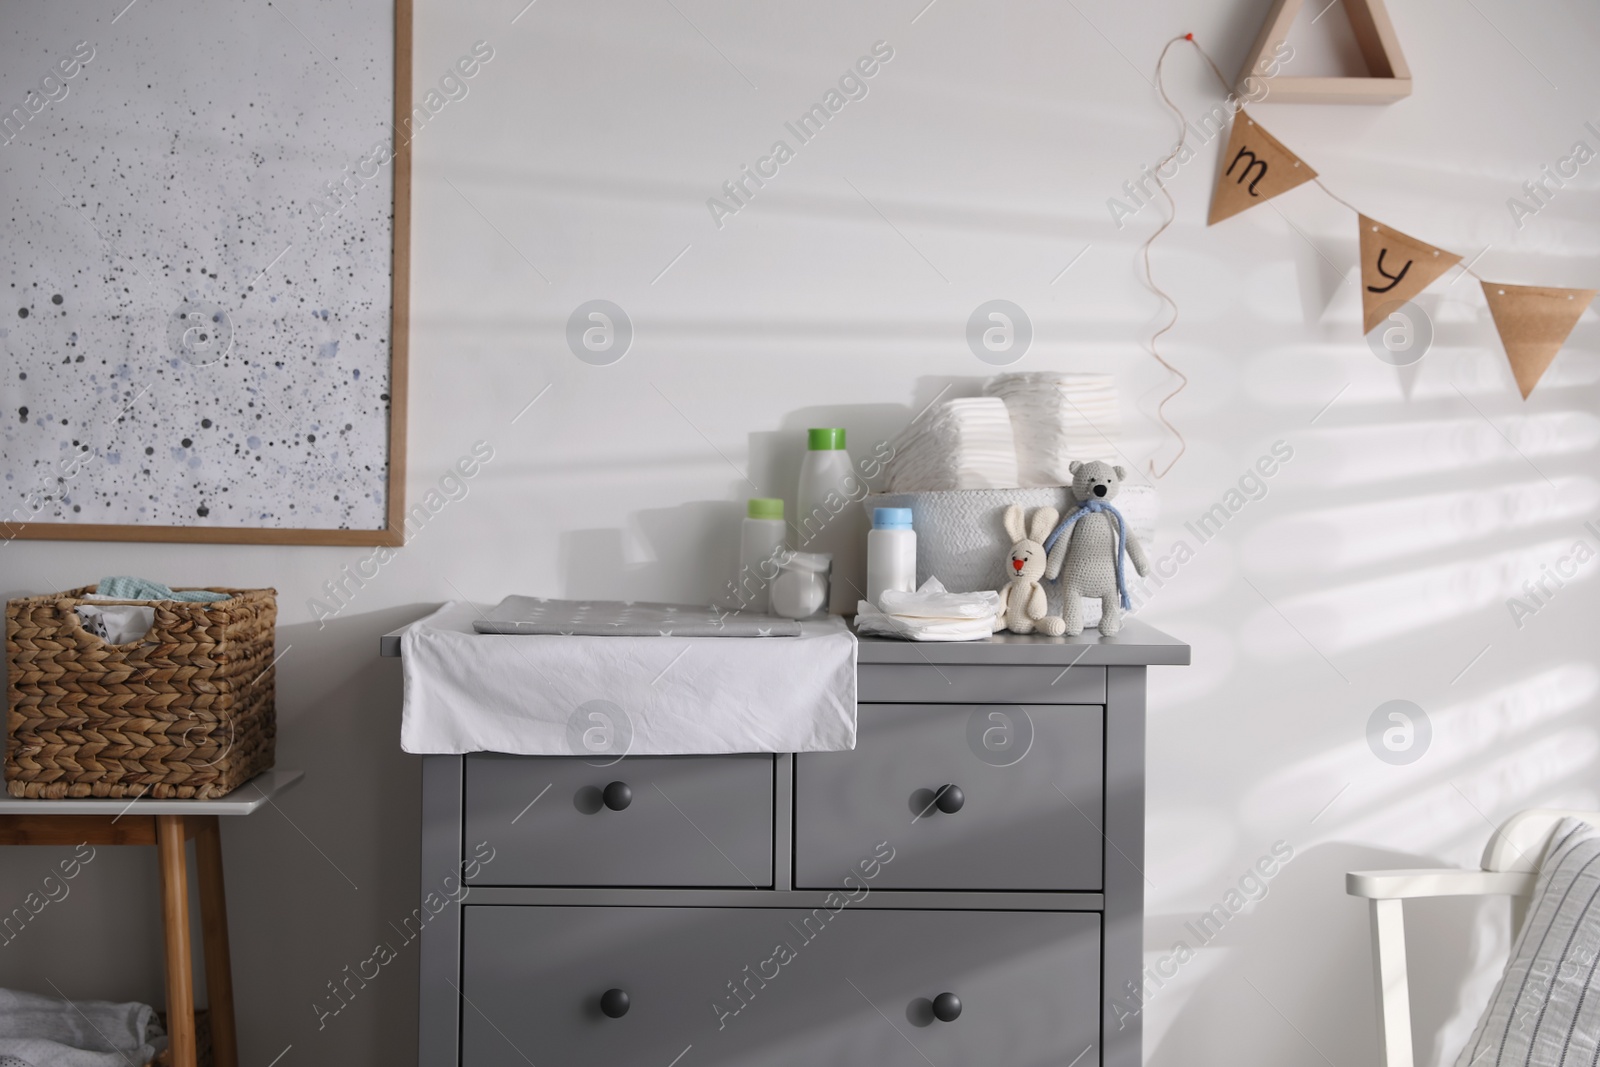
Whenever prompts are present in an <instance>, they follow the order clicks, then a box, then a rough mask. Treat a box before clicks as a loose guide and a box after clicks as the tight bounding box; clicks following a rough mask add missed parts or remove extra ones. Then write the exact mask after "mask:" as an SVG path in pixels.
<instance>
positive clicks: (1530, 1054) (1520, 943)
mask: <svg viewBox="0 0 1600 1067" xmlns="http://www.w3.org/2000/svg"><path fill="white" fill-rule="evenodd" d="M1597 962H1600V832H1597V831H1596V830H1595V829H1594V827H1592V826H1590V825H1589V824H1588V823H1586V822H1580V821H1579V820H1577V819H1562V820H1561V822H1559V823H1558V824H1556V828H1555V832H1554V833H1552V834H1551V835H1550V844H1549V847H1548V848H1546V850H1545V855H1544V859H1543V860H1542V861H1541V862H1540V864H1539V881H1538V884H1537V886H1536V887H1535V889H1534V892H1533V900H1532V901H1531V903H1530V904H1529V907H1528V918H1527V921H1526V922H1525V923H1523V926H1522V932H1521V933H1520V934H1518V935H1517V940H1516V943H1515V944H1514V945H1512V946H1511V958H1510V959H1509V960H1507V961H1506V972H1505V974H1504V975H1502V976H1501V978H1500V984H1499V985H1497V986H1495V989H1494V995H1493V996H1492V997H1490V998H1489V1006H1488V1008H1487V1009H1485V1011H1484V1013H1483V1019H1482V1020H1481V1021H1480V1022H1479V1023H1478V1028H1477V1029H1476V1030H1474V1031H1473V1032H1472V1040H1471V1041H1470V1042H1468V1043H1467V1047H1466V1048H1465V1049H1463V1050H1462V1052H1461V1056H1460V1057H1459V1058H1458V1059H1457V1060H1456V1067H1497V1065H1499V1067H1510V1065H1513V1064H1514V1065H1516V1067H1580V1065H1581V1067H1590V1065H1591V1064H1593V1063H1594V1062H1595V1060H1596V1052H1597V1049H1600V981H1597V980H1596V979H1597V978H1600V973H1597V971H1596V963H1597Z"/></svg>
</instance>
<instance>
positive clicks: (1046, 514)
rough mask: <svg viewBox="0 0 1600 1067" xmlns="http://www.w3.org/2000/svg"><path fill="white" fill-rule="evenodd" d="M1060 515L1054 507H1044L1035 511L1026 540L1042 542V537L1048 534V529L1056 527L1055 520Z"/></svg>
mask: <svg viewBox="0 0 1600 1067" xmlns="http://www.w3.org/2000/svg"><path fill="white" fill-rule="evenodd" d="M1060 517H1061V513H1060V512H1059V511H1057V510H1056V509H1055V508H1048V507H1046V508H1040V509H1039V510H1037V511H1035V512H1034V513H1033V524H1032V526H1031V527H1030V528H1029V530H1028V540H1030V541H1038V542H1039V543H1040V544H1043V543H1044V539H1045V538H1046V537H1049V536H1050V531H1051V530H1054V529H1055V528H1056V520H1057V519H1059V518H1060Z"/></svg>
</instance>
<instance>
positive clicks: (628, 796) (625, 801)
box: [600, 782, 633, 1011]
mask: <svg viewBox="0 0 1600 1067" xmlns="http://www.w3.org/2000/svg"><path fill="white" fill-rule="evenodd" d="M600 799H601V800H603V801H605V804H606V807H608V808H610V809H611V810H612V811H621V810H622V809H623V808H625V807H627V806H628V805H629V804H632V803H633V790H632V789H629V788H628V783H627V782H612V783H611V784H610V785H608V786H606V788H605V792H603V793H601V794H600ZM622 1010H623V1011H627V1010H628V1009H627V1008H626V1007H624V1008H623V1009H622Z"/></svg>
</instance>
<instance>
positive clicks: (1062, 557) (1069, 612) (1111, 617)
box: [1044, 460, 1150, 637]
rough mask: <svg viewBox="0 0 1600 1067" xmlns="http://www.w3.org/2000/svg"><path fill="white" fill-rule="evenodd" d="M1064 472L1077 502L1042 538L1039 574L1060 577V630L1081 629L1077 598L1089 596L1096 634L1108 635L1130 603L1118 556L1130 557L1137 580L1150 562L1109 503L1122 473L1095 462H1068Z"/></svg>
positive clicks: (1080, 602)
mask: <svg viewBox="0 0 1600 1067" xmlns="http://www.w3.org/2000/svg"><path fill="white" fill-rule="evenodd" d="M1067 470H1069V471H1070V472H1071V473H1072V485H1071V486H1070V487H1069V488H1070V490H1071V493H1072V497H1073V499H1074V500H1075V501H1076V502H1077V503H1076V506H1075V507H1073V509H1072V510H1071V511H1069V512H1068V513H1067V517H1066V518H1065V519H1064V520H1062V522H1061V525H1060V526H1058V527H1056V529H1055V532H1054V533H1052V534H1050V536H1049V537H1048V538H1047V539H1046V540H1045V542H1044V544H1045V547H1046V549H1047V550H1048V552H1049V559H1048V561H1047V564H1046V567H1045V576H1046V577H1047V578H1051V579H1055V578H1056V577H1058V576H1059V577H1060V578H1061V580H1062V589H1061V592H1062V599H1063V601H1064V604H1063V607H1064V608H1065V613H1066V633H1068V634H1070V635H1072V636H1074V637H1076V636H1077V635H1078V634H1081V633H1083V598H1084V597H1089V598H1091V599H1098V600H1099V601H1100V632H1101V633H1103V634H1106V635H1108V636H1109V635H1111V634H1114V633H1116V632H1117V631H1118V630H1120V629H1122V613H1123V612H1124V611H1126V610H1128V608H1129V607H1130V604H1129V602H1128V586H1127V582H1126V581H1125V580H1124V578H1123V574H1122V559H1123V556H1124V555H1127V556H1132V557H1133V566H1134V568H1135V569H1136V570H1138V572H1139V576H1140V577H1141V578H1142V577H1144V576H1145V575H1147V574H1149V573H1150V560H1149V557H1147V556H1146V555H1145V552H1144V546H1142V545H1140V544H1139V540H1138V538H1136V537H1134V536H1133V531H1131V530H1129V529H1128V524H1127V522H1126V521H1125V520H1124V519H1123V517H1122V513H1121V512H1120V511H1118V510H1117V509H1116V508H1114V507H1112V506H1111V501H1112V500H1114V499H1116V496H1117V493H1118V491H1119V490H1121V488H1122V480H1123V479H1124V478H1126V477H1127V472H1125V471H1124V470H1123V469H1122V468H1121V467H1113V466H1112V465H1111V464H1109V463H1102V462H1100V461H1099V460H1095V461H1094V462H1092V463H1083V462H1080V461H1079V460H1073V461H1072V462H1071V463H1069V464H1067ZM1063 565H1065V566H1064V567H1063Z"/></svg>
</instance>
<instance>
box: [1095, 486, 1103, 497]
mask: <svg viewBox="0 0 1600 1067" xmlns="http://www.w3.org/2000/svg"><path fill="white" fill-rule="evenodd" d="M1094 495H1095V496H1105V495H1106V487H1105V486H1103V485H1097V486H1095V487H1094Z"/></svg>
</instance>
